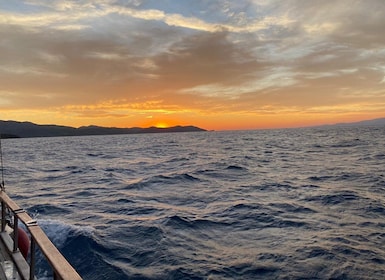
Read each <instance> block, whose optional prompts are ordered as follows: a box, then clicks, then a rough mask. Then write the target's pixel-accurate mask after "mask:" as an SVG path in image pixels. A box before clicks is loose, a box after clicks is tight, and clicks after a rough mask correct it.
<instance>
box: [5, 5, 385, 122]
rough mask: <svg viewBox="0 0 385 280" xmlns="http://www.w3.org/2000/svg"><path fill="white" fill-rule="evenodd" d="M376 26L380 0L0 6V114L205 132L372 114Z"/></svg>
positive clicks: (384, 19) (381, 89) (380, 68)
mask: <svg viewBox="0 0 385 280" xmlns="http://www.w3.org/2000/svg"><path fill="white" fill-rule="evenodd" d="M384 28H385V2H384V1H383V0H368V1H352V0H338V1H329V0H325V1H304V0H285V1H281V0H272V1H267V0H264V1H256V0H254V1H252V0H241V1H222V0H218V1H203V0H202V1H175V0H174V1H171V0H170V1H155V0H152V1H151V0H142V1H141V0H132V1H113V0H104V1H103V0H99V1H64V0H60V1H59V0H58V1H48V0H46V1H45V0H29V1H6V3H5V4H1V5H0V61H1V63H0V108H1V111H2V112H3V114H4V116H8V117H9V118H14V119H15V118H20V119H21V118H31V119H32V118H33V117H32V116H33V115H36V112H42V114H41V118H43V117H49V118H51V117H52V118H59V117H60V115H63V114H65V115H66V119H63V118H62V119H61V120H59V119H57V121H58V122H61V123H67V124H68V123H70V122H73V123H74V124H85V123H86V122H93V123H98V122H99V123H101V120H102V119H103V120H106V118H107V119H108V120H109V123H108V124H110V125H113V124H114V123H116V125H117V126H124V124H127V125H126V126H130V125H131V123H132V124H138V123H140V121H139V119H140V118H142V119H143V118H145V119H146V118H147V119H149V118H152V117H153V116H155V115H156V116H159V118H160V117H161V115H163V117H164V116H166V115H167V116H168V118H170V119H172V118H174V119H178V118H179V119H180V120H181V118H188V117H191V118H192V117H193V116H195V121H203V119H206V120H207V119H208V118H209V119H210V118H211V123H210V124H207V125H208V126H210V128H216V127H218V128H225V126H223V124H222V123H221V121H222V120H223V119H224V117H225V118H234V117H237V118H239V122H243V123H247V125H244V126H242V125H240V126H239V127H240V128H242V127H248V128H252V127H260V121H262V120H263V121H266V120H268V119H271V120H275V122H276V123H275V124H274V125H276V126H279V124H278V122H279V121H280V119H281V120H283V119H287V116H290V118H292V120H293V122H292V123H291V124H290V123H289V122H288V123H287V125H296V124H298V125H299V124H305V123H306V121H302V122H301V118H303V120H305V119H307V120H309V116H310V119H311V120H312V121H314V122H322V120H328V118H338V117H339V118H344V117H345V118H346V119H348V118H359V117H361V118H365V117H374V116H380V115H381V114H383V112H385V36H383V32H384ZM28 112H29V113H28ZM44 112H45V113H44ZM22 113H23V114H24V115H23V114H22ZM28 114H30V115H28ZM173 116H174V117H173ZM215 116H217V117H215ZM2 118H3V119H4V117H2ZM118 119H121V121H118ZM123 120H124V121H123ZM38 121H40V122H45V123H47V122H50V120H49V119H48V120H46V121H44V119H39V120H38ZM185 121H186V122H187V121H190V120H185ZM191 121H194V120H193V119H191ZM239 122H238V123H239ZM101 124H107V123H101ZM282 124H285V122H284V121H282ZM234 125H235V124H234ZM202 126H205V124H204V123H202ZM232 128H233V127H232ZM234 128H236V127H234Z"/></svg>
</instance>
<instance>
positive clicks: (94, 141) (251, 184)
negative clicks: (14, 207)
mask: <svg viewBox="0 0 385 280" xmlns="http://www.w3.org/2000/svg"><path fill="white" fill-rule="evenodd" d="M3 157H4V163H5V181H6V188H7V191H8V193H9V195H10V196H11V197H12V198H13V199H15V200H16V202H17V203H18V204H20V205H22V206H23V207H24V208H25V209H27V211H28V212H29V213H30V214H31V215H32V216H35V217H36V218H37V220H38V222H39V224H40V225H41V227H42V228H43V229H44V230H45V231H46V232H47V234H48V236H49V237H50V238H51V239H52V241H53V242H54V243H55V244H56V245H57V246H58V247H59V249H60V250H61V251H62V252H63V254H64V255H65V256H66V257H67V258H68V260H69V261H70V263H71V264H73V266H74V267H75V268H76V270H77V271H78V272H79V273H80V274H81V275H82V277H83V278H84V279H92V280H94V279H119V280H120V279H384V275H385V128H384V127H382V128H381V127H366V128H365V127H361V128H357V127H355V128H354V127H351V128H339V129H336V128H323V129H320V128H318V129H316V128H312V129H289V130H268V131H236V132H235V131H233V132H201V133H173V134H142V135H119V136H118V135H116V136H88V137H63V138H33V139H7V140H3ZM45 271H46V268H45V266H44V265H42V264H40V273H39V277H40V278H47V277H48V278H49V275H47V274H46V272H45Z"/></svg>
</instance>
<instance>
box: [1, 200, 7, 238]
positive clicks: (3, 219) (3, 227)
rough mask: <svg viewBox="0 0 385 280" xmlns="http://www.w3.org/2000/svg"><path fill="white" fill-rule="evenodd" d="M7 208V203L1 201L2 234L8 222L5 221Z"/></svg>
mask: <svg viewBox="0 0 385 280" xmlns="http://www.w3.org/2000/svg"><path fill="white" fill-rule="evenodd" d="M5 207H6V205H5V202H4V201H3V200H1V232H4V231H5V225H6V221H5V212H6V209H5Z"/></svg>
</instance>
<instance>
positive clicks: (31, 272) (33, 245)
mask: <svg viewBox="0 0 385 280" xmlns="http://www.w3.org/2000/svg"><path fill="white" fill-rule="evenodd" d="M35 251H36V243H35V239H34V238H33V237H31V253H30V264H29V279H30V280H33V279H34V277H35V265H36V259H35Z"/></svg>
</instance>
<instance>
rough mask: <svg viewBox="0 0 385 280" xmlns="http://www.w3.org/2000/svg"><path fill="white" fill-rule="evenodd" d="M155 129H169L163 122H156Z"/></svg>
mask: <svg viewBox="0 0 385 280" xmlns="http://www.w3.org/2000/svg"><path fill="white" fill-rule="evenodd" d="M155 127H157V128H167V127H169V125H168V124H167V123H165V122H158V123H157V124H156V125H155Z"/></svg>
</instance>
